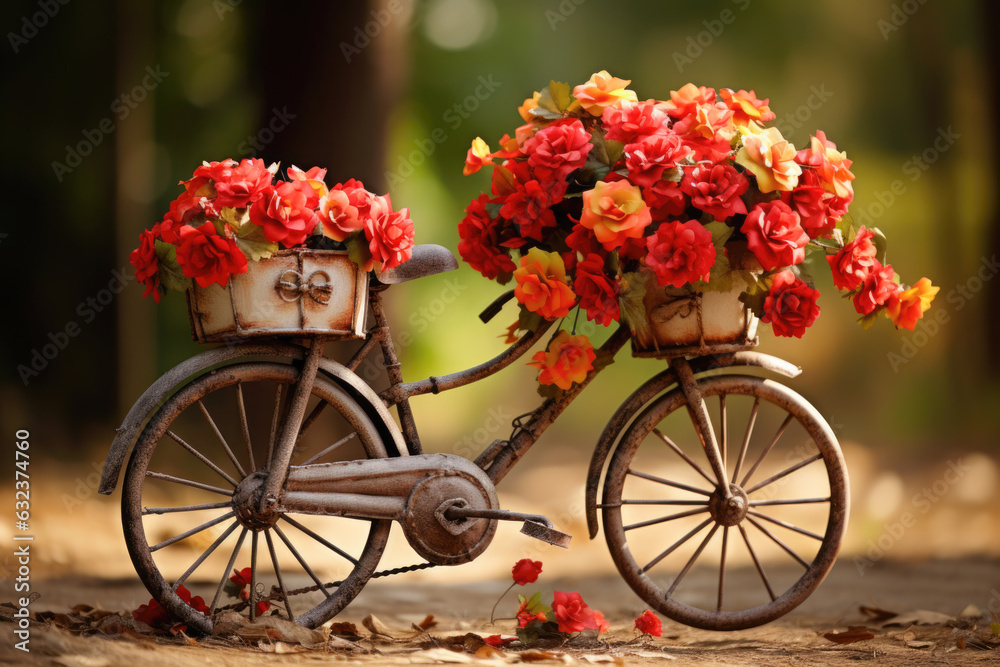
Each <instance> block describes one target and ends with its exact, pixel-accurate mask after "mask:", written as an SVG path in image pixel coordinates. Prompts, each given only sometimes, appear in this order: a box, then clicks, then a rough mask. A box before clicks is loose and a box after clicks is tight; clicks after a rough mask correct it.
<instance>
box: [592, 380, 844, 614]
mask: <svg viewBox="0 0 1000 667" xmlns="http://www.w3.org/2000/svg"><path fill="white" fill-rule="evenodd" d="M698 388H699V390H700V391H701V393H702V395H703V397H704V400H705V404H706V406H707V407H709V409H710V411H711V412H712V413H713V428H714V429H715V432H716V438H717V440H718V442H719V446H720V450H721V454H722V459H723V466H722V467H723V469H724V470H725V472H726V480H725V483H726V484H727V485H728V486H729V487H730V490H731V493H732V501H728V500H727V499H726V498H725V495H724V493H723V486H722V484H720V482H719V480H718V479H716V477H715V474H714V473H713V471H712V468H711V467H710V466H709V465H708V463H707V458H706V456H705V453H704V450H703V448H702V445H701V444H700V440H699V438H698V434H697V432H696V430H695V427H694V425H693V424H692V421H691V418H690V415H689V414H688V411H687V410H685V409H682V408H686V407H687V399H686V398H685V396H684V394H683V392H682V391H681V390H680V389H679V388H678V389H675V390H673V391H671V392H669V393H667V394H665V395H663V396H662V397H660V398H659V399H657V400H655V401H654V402H653V403H651V404H650V405H649V406H648V407H647V408H646V409H645V410H643V411H642V412H641V413H640V414H639V415H638V417H637V418H636V419H635V420H634V421H633V422H632V424H631V425H630V426H629V427H628V429H627V430H626V431H625V433H624V435H623V436H622V438H621V441H620V442H619V444H618V447H617V449H616V450H615V452H614V455H613V457H612V459H611V463H610V465H609V467H608V471H607V473H606V476H605V482H604V494H603V499H602V503H601V507H602V513H603V518H604V531H605V538H606V540H607V543H608V548H609V549H610V551H611V556H612V558H613V560H614V561H615V565H616V566H617V567H618V571H619V572H620V573H621V575H622V577H623V578H624V579H625V580H626V581H627V582H628V584H629V585H630V586H631V587H632V589H633V590H634V591H635V592H636V593H638V594H639V596H640V597H642V598H643V599H644V600H645V601H646V602H647V603H649V604H650V605H651V606H652V607H654V608H655V609H657V610H658V611H660V612H661V613H663V614H664V615H666V616H667V617H669V618H671V619H673V620H675V621H678V622H681V623H684V624H686V625H690V626H693V627H698V628H704V629H708V630H736V629H742V628H748V627H753V626H757V625H761V624H763V623H767V622H770V621H773V620H774V619H776V618H779V617H780V616H782V615H784V614H786V613H788V612H789V611H791V610H792V609H794V608H795V607H796V606H798V605H799V604H801V603H802V602H803V601H804V600H805V599H806V598H807V597H808V596H809V595H810V594H811V593H812V592H813V591H814V590H815V589H816V587H817V586H819V584H820V583H821V582H822V581H823V579H824V577H825V576H826V574H827V573H828V572H829V570H830V568H831V567H833V563H834V561H835V559H836V555H837V552H838V550H839V548H840V542H841V539H842V538H843V535H844V531H845V529H846V525H847V514H848V506H849V494H848V481H847V470H846V466H845V464H844V459H843V455H842V454H841V452H840V447H839V445H838V444H837V440H836V437H835V436H834V434H833V431H832V430H831V429H830V427H829V425H828V424H827V423H826V421H825V420H824V419H823V418H822V416H821V415H820V414H819V412H817V411H816V409H815V408H814V407H812V406H811V405H810V404H809V403H808V402H806V401H805V399H803V398H802V397H801V396H799V395H798V394H796V393H795V392H794V391H792V390H791V389H788V388H787V387H784V386H783V385H780V384H778V383H775V382H773V381H771V380H765V379H763V378H758V377H751V376H742V375H722V376H716V377H712V378H708V379H703V380H699V381H698ZM738 423H742V424H746V427H745V429H743V430H742V431H741V430H736V431H735V432H733V431H731V429H730V425H731V424H738ZM732 436H735V437H732ZM740 566H742V567H743V568H744V569H743V570H741V572H747V571H749V572H750V573H751V574H752V570H747V569H746V568H753V569H756V576H755V577H754V578H758V579H759V582H758V583H757V584H756V585H755V586H753V587H751V588H750V589H747V587H746V586H744V587H741V588H742V589H744V590H740V591H735V590H733V587H732V585H730V590H729V592H728V595H727V590H726V577H727V574H729V575H730V577H732V576H733V574H734V571H733V570H734V567H740ZM671 570H673V572H674V573H675V574H674V575H673V576H671V574H670V571H671Z"/></svg>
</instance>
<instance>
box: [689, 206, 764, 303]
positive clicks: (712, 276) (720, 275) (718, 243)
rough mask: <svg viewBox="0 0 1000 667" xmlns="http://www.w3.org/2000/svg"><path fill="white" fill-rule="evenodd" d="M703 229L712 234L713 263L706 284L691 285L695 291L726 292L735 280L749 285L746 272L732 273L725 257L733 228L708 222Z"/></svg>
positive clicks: (721, 223)
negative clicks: (739, 279) (713, 247)
mask: <svg viewBox="0 0 1000 667" xmlns="http://www.w3.org/2000/svg"><path fill="white" fill-rule="evenodd" d="M705 229H707V230H708V231H709V232H711V233H712V245H713V246H715V263H714V264H713V265H712V268H711V269H710V270H709V272H708V282H707V283H706V282H705V281H704V280H699V281H698V282H696V283H693V284H692V287H693V288H694V289H695V290H696V291H706V290H707V291H712V292H728V291H729V290H731V289H733V287H734V286H735V284H736V283H735V279H736V278H737V277H739V278H742V279H743V281H744V282H747V283H749V281H748V280H747V276H749V275H750V274H749V273H748V272H747V271H739V270H737V271H733V270H732V269H731V268H730V266H729V258H728V257H726V248H725V246H726V241H728V240H729V237H730V236H732V235H733V228H732V227H730V226H729V225H727V224H726V223H724V222H715V221H712V222H709V223H708V224H706V225H705Z"/></svg>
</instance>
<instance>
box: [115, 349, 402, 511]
mask: <svg viewBox="0 0 1000 667" xmlns="http://www.w3.org/2000/svg"><path fill="white" fill-rule="evenodd" d="M304 354H305V350H304V349H303V348H301V347H298V346H295V345H289V344H285V343H277V344H275V343H273V342H270V343H240V344H238V345H228V346H224V347H217V348H215V349H212V350H207V351H205V352H202V353H200V354H197V355H195V356H193V357H191V358H190V359H187V360H185V361H183V362H181V363H180V364H178V365H177V366H174V367H173V368H171V369H170V370H169V371H167V372H166V373H164V374H163V375H162V376H160V377H159V378H158V379H157V380H156V381H155V382H153V384H151V385H150V386H149V388H148V389H146V391H145V392H143V394H142V396H140V397H139V400H137V401H136V402H135V404H134V405H133V406H132V408H131V409H130V410H129V411H128V414H127V415H125V419H124V420H123V421H122V425H121V426H119V427H118V428H117V429H115V437H114V440H112V442H111V447H110V449H109V450H108V456H107V458H106V459H105V461H104V470H103V472H102V474H101V483H100V486H99V487H98V489H97V492H98V493H100V494H103V495H111V494H112V493H114V490H115V487H116V486H117V485H118V477H119V475H120V474H121V469H122V465H123V464H124V463H125V457H126V456H127V455H128V453H129V451H130V450H131V448H132V445H133V443H134V442H135V440H136V439H137V438H138V436H139V434H140V433H141V432H142V428H143V426H144V425H145V423H146V421H147V420H148V419H149V417H150V416H151V415H152V414H153V412H154V411H155V410H156V409H157V408H158V407H159V406H160V405H162V404H163V402H164V401H166V400H167V399H168V398H170V397H171V396H172V395H173V394H174V393H176V392H177V391H178V390H180V389H181V388H182V387H183V386H184V385H185V384H187V382H186V381H187V380H189V379H190V378H192V376H196V375H200V374H202V373H204V372H206V371H208V370H209V369H211V368H212V367H214V366H220V365H224V364H229V363H235V362H236V361H238V360H240V359H241V358H243V357H260V356H271V357H273V356H282V357H287V358H292V359H301V358H302V357H303V356H304ZM319 367H320V370H321V371H322V372H324V373H326V374H327V375H328V376H330V377H331V378H332V379H334V380H335V381H337V382H338V383H339V384H340V385H341V386H342V387H343V388H344V389H347V390H349V391H350V392H351V393H352V395H353V397H354V398H355V399H356V400H357V401H358V402H359V403H360V404H361V405H362V407H367V408H370V409H371V410H372V411H373V412H374V413H375V415H377V417H378V418H379V421H380V422H381V423H378V421H377V422H376V425H377V426H378V427H379V431H380V432H381V433H382V436H383V438H387V440H386V443H385V444H386V448H387V449H391V448H392V447H393V446H395V448H396V452H397V455H399V456H406V455H407V453H408V450H407V448H406V444H405V442H404V440H403V436H402V434H401V433H400V432H399V428H398V427H397V426H396V423H395V421H393V419H392V416H391V415H390V414H389V411H388V409H387V408H386V407H385V404H384V403H383V402H382V400H381V399H380V398H379V397H378V395H377V394H376V393H375V392H374V391H373V390H372V388H371V387H369V386H368V385H367V384H366V383H365V382H364V381H363V380H362V379H361V378H360V377H358V376H357V375H356V374H355V373H354V372H352V371H350V370H349V369H348V368H347V367H346V366H344V365H343V364H341V363H338V362H336V361H334V360H332V359H327V358H323V359H321V360H320V366H319ZM366 404H367V405H366Z"/></svg>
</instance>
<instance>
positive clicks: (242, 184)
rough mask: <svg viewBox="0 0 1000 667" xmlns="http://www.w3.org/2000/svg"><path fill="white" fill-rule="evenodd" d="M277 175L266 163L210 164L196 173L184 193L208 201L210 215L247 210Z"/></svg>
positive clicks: (186, 185)
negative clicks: (244, 208) (272, 172)
mask: <svg viewBox="0 0 1000 667" xmlns="http://www.w3.org/2000/svg"><path fill="white" fill-rule="evenodd" d="M272 177H273V174H271V172H270V171H268V169H267V167H266V166H265V165H264V161H263V160H261V159H259V158H251V159H246V160H242V161H240V163H239V164H237V163H236V161H235V160H231V159H227V160H223V161H222V162H206V163H204V164H202V165H201V166H200V167H198V168H197V169H195V170H194V175H193V176H192V178H191V179H190V180H188V181H181V183H182V184H183V185H184V189H185V190H187V192H188V193H190V194H191V195H192V196H194V197H199V198H200V197H204V198H205V199H204V200H203V204H204V207H205V210H206V212H208V213H209V214H211V215H218V214H219V212H221V211H222V209H224V208H243V207H245V206H249V205H250V204H252V203H253V202H254V201H256V200H257V199H258V198H259V197H260V196H261V195H263V193H264V192H265V190H266V189H267V188H268V187H269V186H270V185H271V178H272Z"/></svg>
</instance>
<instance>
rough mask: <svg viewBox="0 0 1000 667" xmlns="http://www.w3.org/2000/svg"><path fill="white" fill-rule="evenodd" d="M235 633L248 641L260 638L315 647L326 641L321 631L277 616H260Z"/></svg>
mask: <svg viewBox="0 0 1000 667" xmlns="http://www.w3.org/2000/svg"><path fill="white" fill-rule="evenodd" d="M236 634H237V635H239V636H240V637H242V638H243V639H246V640H248V641H259V640H262V639H266V640H270V641H276V642H287V643H289V644H302V645H303V646H306V647H308V648H316V647H320V646H323V645H324V644H325V643H326V637H324V636H323V633H322V632H318V631H316V630H312V629H310V628H306V627H303V626H301V625H299V624H298V623H293V622H292V621H288V620H285V619H283V618H280V617H278V616H261V617H259V618H258V619H257V620H256V621H254V622H253V623H249V624H247V625H245V626H243V627H242V628H239V629H237V631H236Z"/></svg>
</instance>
